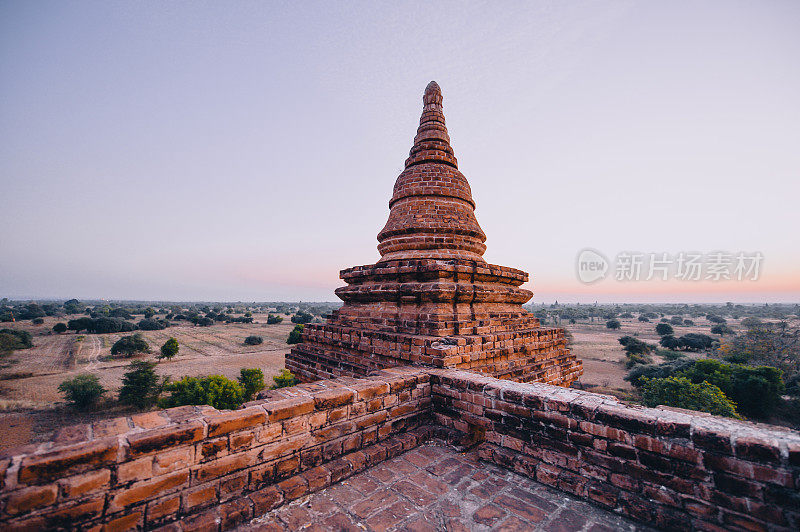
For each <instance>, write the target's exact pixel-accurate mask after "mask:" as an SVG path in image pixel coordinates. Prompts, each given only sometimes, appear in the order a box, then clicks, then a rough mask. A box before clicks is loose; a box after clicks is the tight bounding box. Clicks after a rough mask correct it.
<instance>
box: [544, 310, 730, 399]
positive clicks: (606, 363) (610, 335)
mask: <svg viewBox="0 0 800 532" xmlns="http://www.w3.org/2000/svg"><path fill="white" fill-rule="evenodd" d="M617 319H618V320H619V321H620V324H621V328H619V329H616V330H612V329H608V328H606V320H599V319H595V321H594V322H580V323H574V324H570V323H565V322H562V323H561V324H560V325H558V326H559V327H563V328H565V329H567V330H568V331H569V332H571V333H572V337H573V339H572V343H571V344H570V349H572V352H573V353H575V355H576V356H577V357H578V358H579V359H581V360H582V361H583V376H582V377H581V379H580V383H581V384H582V385H584V386H586V387H590V388H594V387H600V388H602V389H604V390H608V391H613V390H620V391H623V392H624V391H630V390H632V387H631V385H630V384H629V383H628V382H627V381H625V380H623V378H624V377H625V375H626V374H627V373H628V370H627V369H626V368H625V361H626V358H625V351H623V349H622V346H621V345H620V344H619V341H618V340H619V338H621V337H622V336H626V335H628V336H636V337H637V338H639V339H640V340H642V341H644V342H647V343H649V344H658V340H659V338H660V337H659V336H658V335H657V334H656V330H655V329H656V325H657V324H658V319H655V320H651V321H650V322H641V321H639V320H638V319H637V318H635V317H634V318H617ZM691 319H692V321H694V322H695V325H693V326H683V325H673V326H672V327H673V329H675V335H676V336H682V335H684V334H688V333H700V334H707V335H709V336H712V337H714V338H720V337H719V336H718V335H714V334H711V333H710V329H711V327H712V326H713V325H714V324H712V323H711V322H709V321H708V320H707V319H705V318H691ZM727 325H728V326H729V327H731V328H732V329H734V330H738V329H739V328H740V327H739V325H738V321H734V320H728V324H727ZM689 355H690V356H692V355H691V354H689ZM653 360H654V361H655V362H662V360H661V358H660V357H657V356H655V357H653Z"/></svg>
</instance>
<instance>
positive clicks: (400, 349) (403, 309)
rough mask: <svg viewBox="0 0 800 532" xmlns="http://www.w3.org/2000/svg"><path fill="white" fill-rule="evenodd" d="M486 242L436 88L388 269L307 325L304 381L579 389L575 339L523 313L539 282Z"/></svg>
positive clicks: (398, 190)
mask: <svg viewBox="0 0 800 532" xmlns="http://www.w3.org/2000/svg"><path fill="white" fill-rule="evenodd" d="M485 241H486V235H485V234H484V232H483V230H481V227H480V225H479V224H478V220H477V219H476V218H475V201H474V200H473V199H472V192H471V190H470V186H469V183H468V182H467V179H466V178H465V177H464V175H463V174H462V173H461V172H460V171H459V170H458V162H457V160H456V157H455V154H454V152H453V148H452V147H451V146H450V136H449V135H448V133H447V127H446V125H445V119H444V112H443V110H442V92H441V90H440V88H439V85H438V84H437V83H436V82H435V81H432V82H430V83H429V84H428V86H427V87H426V89H425V94H424V96H423V109H422V117H421V118H420V124H419V128H418V129H417V135H416V137H415V138H414V145H413V146H412V148H411V152H410V154H409V157H408V159H406V162H405V169H404V170H403V172H402V173H401V174H400V176H399V177H398V178H397V181H396V182H395V185H394V193H393V194H392V198H391V200H390V201H389V219H388V221H387V222H386V225H385V226H384V228H383V229H382V230H381V231H380V233H378V251H379V252H380V254H381V259H380V260H379V261H378V262H377V263H376V264H370V265H367V266H355V267H353V268H348V269H346V270H342V271H341V272H340V274H339V276H340V277H341V279H342V280H344V281H345V282H346V283H347V286H344V287H341V288H339V289H337V290H336V295H337V296H338V297H339V298H340V299H341V300H342V301H344V305H343V306H342V307H341V308H340V309H339V310H337V311H335V312H333V314H332V315H331V317H330V318H329V319H328V322H327V323H325V324H322V325H307V326H306V327H305V331H304V332H303V342H302V343H301V344H298V345H297V346H296V347H295V348H294V349H292V351H291V353H289V354H287V355H286V367H287V368H288V369H290V370H291V371H292V372H293V373H294V374H295V375H296V376H297V377H298V378H300V379H301V380H303V381H314V380H319V379H327V378H334V377H340V376H349V377H363V376H366V375H369V374H370V372H372V371H375V370H379V369H383V368H390V367H394V366H399V365H408V364H417V365H427V366H434V367H439V368H459V369H468V370H472V371H477V372H480V373H484V374H488V375H491V376H493V377H497V378H501V379H511V380H515V381H520V382H543V383H549V384H557V385H562V386H568V385H570V384H571V383H572V382H573V381H575V380H576V379H577V378H578V377H579V376H580V375H581V374H582V373H583V367H582V365H581V362H580V361H579V360H577V359H576V357H575V355H573V354H571V353H570V352H569V350H568V349H567V347H566V339H565V336H564V330H563V329H555V328H546V327H542V326H541V325H540V324H539V320H538V319H537V318H535V317H534V316H533V315H532V314H530V313H528V312H527V311H526V310H524V309H523V308H522V305H523V304H524V303H525V302H527V301H528V300H530V298H531V297H532V296H533V293H532V292H531V291H530V290H526V289H524V288H521V285H522V284H523V283H525V282H527V281H528V274H527V273H526V272H524V271H521V270H517V269H514V268H509V267H505V266H497V265H494V264H488V263H487V262H486V261H485V260H484V259H483V253H484V251H485V250H486V245H485V244H484V242H485Z"/></svg>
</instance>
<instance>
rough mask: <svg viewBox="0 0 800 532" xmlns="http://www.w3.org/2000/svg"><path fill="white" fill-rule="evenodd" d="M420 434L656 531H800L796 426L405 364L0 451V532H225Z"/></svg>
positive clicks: (66, 432)
mask: <svg viewBox="0 0 800 532" xmlns="http://www.w3.org/2000/svg"><path fill="white" fill-rule="evenodd" d="M454 434H455V436H454ZM429 436H435V437H446V438H448V439H450V440H451V441H455V442H458V443H459V444H461V445H478V449H479V453H480V456H481V457H482V458H484V459H486V460H490V461H492V462H494V463H496V464H499V465H501V466H504V467H507V468H509V469H512V470H514V471H516V472H518V473H521V474H523V475H527V476H529V477H530V478H532V479H535V480H537V481H539V482H542V483H544V484H547V485H549V486H552V487H554V488H556V489H559V490H562V491H565V492H568V493H571V494H573V495H576V496H578V497H582V498H584V499H586V500H589V501H590V502H592V503H593V504H596V505H598V506H601V507H604V508H606V509H609V510H612V511H615V512H618V513H621V514H623V515H625V516H627V517H630V518H632V519H635V520H638V521H642V522H645V523H647V524H649V525H654V526H657V527H659V528H664V529H670V530H673V529H675V530H722V529H726V530H731V529H750V530H759V529H768V530H793V529H794V530H796V529H797V528H798V525H799V524H800V434H798V433H797V432H796V431H792V430H789V429H783V428H780V427H774V426H768V425H759V424H753V423H747V422H742V421H736V420H730V419H724V418H719V417H714V416H710V415H706V414H702V413H697V412H689V411H682V410H678V409H670V408H665V407H661V408H643V407H637V406H630V405H625V404H623V403H621V402H619V401H618V400H616V399H615V398H613V397H609V396H604V395H599V394H594V393H590V392H585V391H579V390H573V389H567V388H563V387H558V386H552V385H547V384H524V383H518V382H513V381H508V380H498V379H496V378H493V377H490V376H485V375H481V374H476V373H473V372H470V371H461V370H452V369H425V370H421V369H419V368H411V367H399V368H391V369H387V370H382V371H380V372H377V373H375V374H373V375H371V376H370V377H368V378H362V379H356V378H349V377H340V378H337V379H333V380H327V381H317V382H313V383H307V384H301V385H298V386H295V387H292V388H285V389H281V390H274V391H269V392H266V393H265V394H263V396H262V397H261V398H260V399H258V400H256V401H253V402H251V403H248V404H246V405H245V406H244V407H243V408H242V409H240V410H235V411H217V410H215V409H213V408H210V407H180V408H173V409H169V410H164V411H156V412H148V413H144V414H138V415H135V416H130V417H126V418H117V419H112V420H106V421H100V422H96V423H94V424H92V425H78V426H74V427H68V428H66V429H63V430H62V431H60V433H59V434H58V435H57V437H56V438H54V440H53V441H52V442H47V443H44V444H38V445H36V446H29V447H27V448H24V449H21V450H19V451H17V452H15V453H13V454H12V455H9V456H5V457H0V483H2V488H1V489H0V512H2V514H0V528H3V529H9V530H14V529H29V530H30V529H34V530H39V529H52V528H58V527H62V528H81V529H100V528H103V527H106V528H108V529H117V530H120V529H133V528H139V529H156V528H159V527H167V529H170V530H194V529H197V528H206V529H212V530H217V529H221V530H224V529H228V528H231V527H233V526H235V525H237V524H239V523H240V522H242V521H244V520H246V519H249V518H250V517H252V516H254V515H259V514H261V513H264V512H265V511H268V510H270V509H272V508H274V507H275V506H277V505H280V504H283V503H285V502H288V501H290V500H293V499H295V498H297V497H300V496H303V495H305V494H307V493H309V492H311V491H315V490H317V489H322V488H323V487H325V486H328V485H330V484H333V483H336V482H338V481H340V480H342V479H344V478H346V477H348V476H349V475H351V474H354V473H356V472H359V471H362V470H363V469H365V468H368V467H371V466H372V465H375V464H376V463H378V462H379V461H381V460H384V459H386V458H388V457H391V456H395V455H396V454H397V453H400V452H403V451H405V450H407V449H409V448H411V447H413V446H415V445H417V444H418V443H419V442H421V441H423V440H425V439H426V438H427V437H429Z"/></svg>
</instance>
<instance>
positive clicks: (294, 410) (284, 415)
mask: <svg viewBox="0 0 800 532" xmlns="http://www.w3.org/2000/svg"><path fill="white" fill-rule="evenodd" d="M263 407H264V410H266V411H267V415H268V416H269V421H270V423H275V422H276V421H282V420H284V419H289V418H291V417H295V416H301V415H303V414H308V413H310V412H312V411H313V410H314V400H313V399H312V398H311V397H295V398H292V399H283V400H280V401H273V402H269V403H265V404H264V405H263Z"/></svg>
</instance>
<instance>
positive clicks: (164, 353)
mask: <svg viewBox="0 0 800 532" xmlns="http://www.w3.org/2000/svg"><path fill="white" fill-rule="evenodd" d="M178 349H179V347H178V341H177V340H176V339H175V338H170V339H169V340H167V341H166V342H164V345H162V346H161V354H160V355H159V356H158V358H166V359H170V358H172V357H174V356H175V355H177V354H178Z"/></svg>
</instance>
